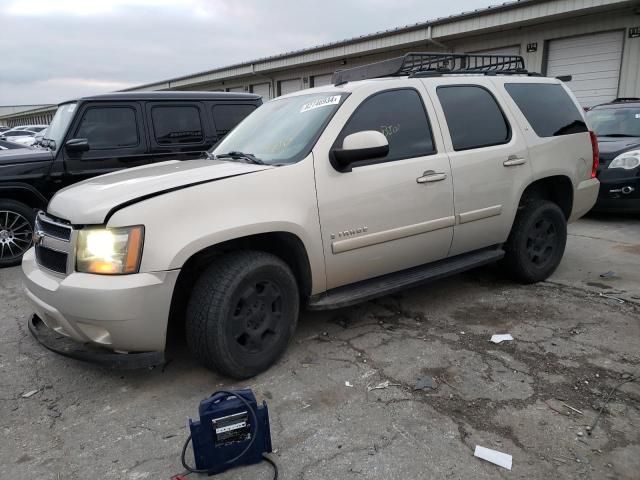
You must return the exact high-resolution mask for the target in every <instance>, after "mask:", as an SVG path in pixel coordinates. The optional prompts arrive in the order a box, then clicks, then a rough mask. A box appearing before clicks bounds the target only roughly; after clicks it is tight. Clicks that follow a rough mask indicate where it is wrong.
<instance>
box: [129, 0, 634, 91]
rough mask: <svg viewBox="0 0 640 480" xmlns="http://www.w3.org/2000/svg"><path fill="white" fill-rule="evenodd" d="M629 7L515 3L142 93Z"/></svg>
mask: <svg viewBox="0 0 640 480" xmlns="http://www.w3.org/2000/svg"><path fill="white" fill-rule="evenodd" d="M630 3H631V2H630V0H552V1H546V2H545V1H540V2H526V3H524V2H523V3H522V4H521V5H518V4H516V3H515V2H514V5H511V6H507V7H506V8H505V7H501V6H498V7H496V11H495V12H493V13H492V12H491V11H490V10H484V11H482V12H478V13H477V14H471V15H468V16H461V17H460V18H456V17H452V18H446V19H440V20H435V21H433V22H430V23H429V22H426V23H423V24H419V25H416V26H415V27H406V28H404V29H400V30H397V31H389V32H382V33H380V34H373V35H370V36H364V37H363V38H362V39H361V40H360V39H352V40H350V41H348V42H339V43H338V44H337V45H335V46H332V45H327V46H326V47H323V48H321V49H310V50H309V51H298V52H291V54H290V55H286V54H285V55H283V56H281V57H276V58H267V59H263V60H256V61H254V62H249V63H246V64H242V65H235V66H231V67H228V68H222V69H219V70H216V71H210V72H204V73H200V74H195V75H193V76H189V77H187V78H182V79H175V80H170V81H165V82H158V83H157V84H153V85H150V86H143V87H141V88H145V89H146V88H149V87H151V88H154V89H156V88H157V89H163V88H181V87H184V86H187V85H197V84H201V83H207V82H213V81H217V80H221V79H225V78H235V77H240V76H247V75H250V74H252V73H254V72H255V73H266V72H269V71H273V70H282V69H290V68H294V67H301V66H305V65H309V64H312V63H317V62H326V61H331V60H335V59H337V58H345V57H351V56H357V55H361V54H365V53H373V52H380V51H384V50H392V49H397V48H400V47H404V46H409V45H423V46H426V45H427V44H428V40H429V28H430V27H429V25H430V24H431V25H432V27H431V28H432V37H433V38H435V39H438V40H446V39H447V38H450V37H455V36H460V35H463V34H470V33H472V32H474V33H476V34H477V33H481V32H482V31H483V30H487V29H494V30H495V29H497V28H502V29H504V28H505V27H507V26H513V27H515V26H520V25H521V24H526V23H532V22H537V23H541V22H545V21H551V20H552V18H553V17H554V16H558V15H565V16H566V15H569V14H571V15H574V16H575V15H580V14H583V13H586V12H587V10H588V9H589V8H600V7H607V8H608V9H613V8H617V7H618V6H620V7H622V6H625V5H629V4H630ZM130 90H133V89H130Z"/></svg>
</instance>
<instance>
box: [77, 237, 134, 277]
mask: <svg viewBox="0 0 640 480" xmlns="http://www.w3.org/2000/svg"><path fill="white" fill-rule="evenodd" d="M143 239H144V227H143V226H136V227H125V228H86V229H84V230H80V231H79V232H78V248H77V253H76V270H77V271H78V272H84V273H100V274H106V275H119V274H124V273H136V272H138V269H139V268H140V259H141V257H142V243H143Z"/></svg>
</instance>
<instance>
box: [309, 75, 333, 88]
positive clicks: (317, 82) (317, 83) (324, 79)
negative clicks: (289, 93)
mask: <svg viewBox="0 0 640 480" xmlns="http://www.w3.org/2000/svg"><path fill="white" fill-rule="evenodd" d="M332 77H333V73H328V74H326V75H315V76H314V77H313V86H314V87H321V86H323V85H331V78H332Z"/></svg>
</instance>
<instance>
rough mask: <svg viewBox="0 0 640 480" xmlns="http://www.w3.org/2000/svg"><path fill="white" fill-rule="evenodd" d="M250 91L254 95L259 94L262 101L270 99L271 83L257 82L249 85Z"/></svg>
mask: <svg viewBox="0 0 640 480" xmlns="http://www.w3.org/2000/svg"><path fill="white" fill-rule="evenodd" d="M251 91H252V92H253V93H255V94H256V95H260V96H261V97H262V100H263V101H265V102H266V101H267V100H270V99H271V84H270V83H258V84H257V85H251Z"/></svg>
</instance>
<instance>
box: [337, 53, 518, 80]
mask: <svg viewBox="0 0 640 480" xmlns="http://www.w3.org/2000/svg"><path fill="white" fill-rule="evenodd" d="M450 73H458V74H460V73H479V74H485V75H496V74H501V75H502V74H507V75H508V74H512V75H513V74H529V72H528V71H527V70H526V69H525V68H524V59H523V58H522V57H521V56H520V55H482V54H480V55H477V54H466V53H432V52H410V53H407V54H405V55H403V56H402V57H396V58H390V59H389V60H383V61H381V62H376V63H370V64H368V65H362V66H360V67H353V68H349V69H346V70H338V71H337V72H335V73H334V74H333V78H332V81H333V83H334V85H341V84H343V83H347V82H352V81H356V80H366V79H370V78H380V77H398V76H409V77H420V76H432V75H442V74H450Z"/></svg>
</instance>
